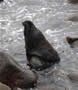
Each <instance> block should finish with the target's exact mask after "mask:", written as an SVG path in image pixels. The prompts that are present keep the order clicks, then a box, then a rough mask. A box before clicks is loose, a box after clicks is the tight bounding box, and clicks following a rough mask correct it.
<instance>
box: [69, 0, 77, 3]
mask: <svg viewBox="0 0 78 90" xmlns="http://www.w3.org/2000/svg"><path fill="white" fill-rule="evenodd" d="M68 2H69V3H71V4H78V0H68Z"/></svg>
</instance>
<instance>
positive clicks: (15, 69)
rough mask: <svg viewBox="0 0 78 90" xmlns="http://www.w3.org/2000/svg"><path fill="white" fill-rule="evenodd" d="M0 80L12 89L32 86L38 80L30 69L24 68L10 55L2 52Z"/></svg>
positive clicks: (0, 55) (0, 53) (0, 54)
mask: <svg viewBox="0 0 78 90" xmlns="http://www.w3.org/2000/svg"><path fill="white" fill-rule="evenodd" d="M0 82H2V83H3V84H6V85H7V86H9V87H10V88H11V89H14V88H15V87H19V88H25V89H26V88H31V87H34V85H35V84H36V82H37V76H36V74H35V73H34V72H32V71H31V70H28V69H26V70H25V69H23V68H22V67H21V66H20V65H19V64H18V63H17V62H16V61H15V60H14V59H13V57H11V56H10V55H8V54H7V53H4V52H0Z"/></svg>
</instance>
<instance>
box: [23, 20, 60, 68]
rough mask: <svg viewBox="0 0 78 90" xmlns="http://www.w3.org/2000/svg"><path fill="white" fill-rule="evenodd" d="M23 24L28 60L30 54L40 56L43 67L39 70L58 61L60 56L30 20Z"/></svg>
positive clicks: (30, 56)
mask: <svg viewBox="0 0 78 90" xmlns="http://www.w3.org/2000/svg"><path fill="white" fill-rule="evenodd" d="M23 25H24V37H25V48H26V55H27V59H28V61H29V62H30V60H31V58H32V56H37V57H38V58H40V60H42V62H43V67H38V68H40V69H41V70H43V69H46V68H47V67H50V66H51V65H53V64H55V63H59V61H60V58H59V55H58V53H57V52H56V51H55V49H54V48H53V47H52V46H51V44H50V43H49V42H48V41H47V40H46V38H45V37H44V35H43V34H42V32H41V31H40V30H38V29H37V28H36V27H35V25H34V24H33V23H32V22H31V21H25V22H23ZM30 66H31V65H30ZM32 68H33V67H32ZM35 69H36V67H35Z"/></svg>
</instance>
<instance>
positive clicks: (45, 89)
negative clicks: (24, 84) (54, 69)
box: [38, 84, 69, 90]
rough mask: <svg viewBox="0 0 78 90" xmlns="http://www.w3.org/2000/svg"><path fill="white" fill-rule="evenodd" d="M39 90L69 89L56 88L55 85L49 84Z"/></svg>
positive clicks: (65, 89)
mask: <svg viewBox="0 0 78 90" xmlns="http://www.w3.org/2000/svg"><path fill="white" fill-rule="evenodd" d="M38 90H69V89H68V88H65V87H60V86H56V85H54V84H49V85H45V86H40V87H39V88H38Z"/></svg>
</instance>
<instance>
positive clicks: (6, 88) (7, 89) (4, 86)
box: [0, 83, 11, 90]
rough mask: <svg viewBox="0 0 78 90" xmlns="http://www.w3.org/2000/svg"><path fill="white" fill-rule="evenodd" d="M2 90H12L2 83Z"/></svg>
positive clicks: (0, 86)
mask: <svg viewBox="0 0 78 90" xmlns="http://www.w3.org/2000/svg"><path fill="white" fill-rule="evenodd" d="M0 90H11V88H9V87H8V86H7V85H5V84H2V83H0Z"/></svg>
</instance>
